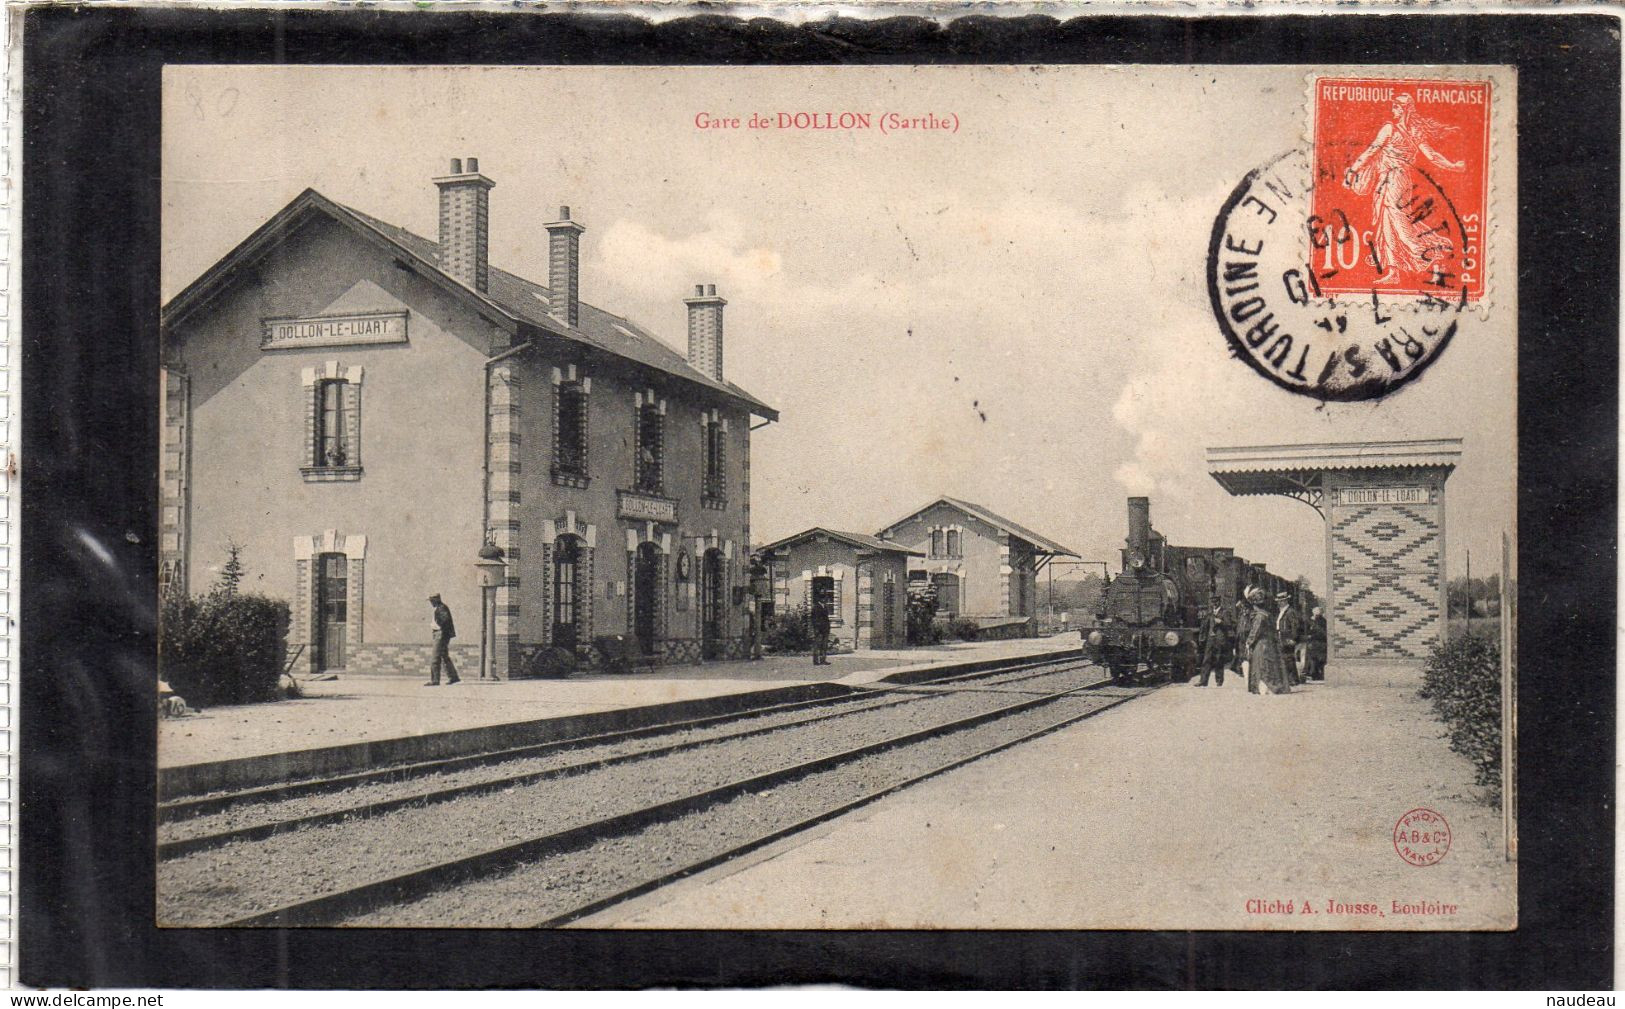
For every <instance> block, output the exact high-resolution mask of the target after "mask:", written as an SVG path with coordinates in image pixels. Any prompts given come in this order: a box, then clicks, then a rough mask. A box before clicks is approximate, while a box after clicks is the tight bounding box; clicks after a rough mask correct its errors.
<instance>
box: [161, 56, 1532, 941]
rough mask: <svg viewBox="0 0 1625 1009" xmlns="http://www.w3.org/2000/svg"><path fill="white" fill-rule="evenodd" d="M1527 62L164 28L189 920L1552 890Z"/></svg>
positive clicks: (182, 921) (1240, 924)
mask: <svg viewBox="0 0 1625 1009" xmlns="http://www.w3.org/2000/svg"><path fill="white" fill-rule="evenodd" d="M1517 93H1518V79H1517V75H1516V73H1515V72H1514V71H1513V70H1512V69H1511V68H1509V67H1500V66H1480V65H1449V66H1433V65H1399V66H1360V67H1349V66H1303V65H1281V66H1206V65H1201V66H1131V65H1068V66H1061V65H1050V66H919V67H911V66H885V67H835V66H806V67H790V66H776V67H766V66H758V67H725V66H706V67H671V66H662V67H654V66H618V67H606V66H571V67H455V66H436V67H428V66H423V67H407V66H401V67H378V66H353V67H336V66H319V65H288V66H252V65H248V66H244V65H238V66H208V65H191V66H182V65H171V66H169V67H167V68H166V69H165V71H164V78H163V136H162V149H163V171H162V191H163V218H162V284H163V294H162V299H163V304H162V307H161V310H162V364H163V371H162V375H161V376H158V377H157V380H159V381H161V383H162V411H163V412H162V443H161V446H160V448H161V457H160V459H159V460H158V468H159V470H160V473H161V481H160V484H161V487H160V492H161V495H162V501H161V509H162V523H163V524H162V529H161V544H160V548H161V560H162V565H163V566H162V572H161V578H160V583H161V584H160V590H161V592H162V595H163V598H162V603H161V614H162V620H161V638H162V641H161V660H160V674H161V677H162V683H161V695H160V711H159V712H158V763H159V768H158V788H159V795H158V806H157V840H158V849H157V852H156V864H157V867H156V876H157V898H156V907H155V908H154V911H153V914H154V920H155V922H156V923H157V924H158V925H160V926H181V927H197V926H240V927H242V926H246V927H253V926H334V925H339V926H417V927H446V926H451V927H502V928H510V927H593V928H617V929H667V928H680V929H695V928H697V929H737V928H751V929H758V928H765V929H868V928H924V929H1181V930H1185V929H1198V930H1200V929H1225V930H1476V931H1484V930H1509V929H1514V928H1516V927H1517V926H1518V922H1519V907H1518V899H1517V895H1518V887H1517V882H1518V861H1517V801H1516V800H1517V797H1516V795H1515V794H1514V789H1513V788H1512V787H1511V784H1510V783H1511V782H1512V781H1514V780H1515V777H1514V776H1513V774H1512V773H1511V769H1510V763H1511V754H1512V753H1513V750H1512V745H1511V744H1512V742H1513V740H1514V738H1515V728H1514V726H1515V711H1514V710H1513V705H1512V703H1511V698H1512V697H1513V696H1515V695H1514V689H1513V685H1514V683H1515V675H1516V668H1515V658H1516V641H1515V637H1514V634H1513V628H1514V616H1515V615H1514V613H1513V606H1512V599H1513V598H1515V597H1514V595H1513V590H1514V588H1515V579H1516V577H1517V572H1516V570H1515V567H1514V558H1515V556H1516V543H1517V515H1516V500H1517V497H1516V495H1517V489H1518V488H1517V486H1516V481H1517V472H1518V470H1517V413H1518V401H1517V382H1516V377H1517V376H1516V362H1517V349H1518V327H1517V319H1518V315H1517V307H1518V278H1519V264H1518V249H1517V245H1516V239H1517V235H1518V221H1517V212H1518V202H1517V199H1516V196H1517V177H1518V164H1517V148H1516V143H1515V141H1516V136H1517V125H1518V124H1517Z"/></svg>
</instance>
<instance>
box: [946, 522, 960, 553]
mask: <svg viewBox="0 0 1625 1009" xmlns="http://www.w3.org/2000/svg"><path fill="white" fill-rule="evenodd" d="M948 556H949V557H958V556H960V554H959V530H958V529H950V530H948Z"/></svg>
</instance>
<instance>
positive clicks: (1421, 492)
mask: <svg viewBox="0 0 1625 1009" xmlns="http://www.w3.org/2000/svg"><path fill="white" fill-rule="evenodd" d="M1336 493H1337V500H1336V501H1335V502H1333V503H1334V504H1341V505H1373V504H1376V505H1387V504H1427V503H1429V495H1428V489H1427V488H1426V487H1339V488H1338V489H1337V492H1336Z"/></svg>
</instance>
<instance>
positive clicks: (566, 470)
mask: <svg viewBox="0 0 1625 1009" xmlns="http://www.w3.org/2000/svg"><path fill="white" fill-rule="evenodd" d="M553 431H554V443H553V471H554V473H555V474H557V475H559V476H583V477H584V476H586V475H587V390H586V387H585V386H583V385H582V383H580V382H579V381H577V382H561V383H559V387H558V400H557V405H556V408H555V414H554V428H553Z"/></svg>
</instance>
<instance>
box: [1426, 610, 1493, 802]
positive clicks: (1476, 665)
mask: <svg viewBox="0 0 1625 1009" xmlns="http://www.w3.org/2000/svg"><path fill="white" fill-rule="evenodd" d="M1419 696H1420V697H1422V698H1423V699H1425V700H1428V701H1432V702H1433V711H1434V714H1436V715H1438V716H1439V720H1440V721H1442V722H1444V724H1445V727H1446V728H1447V729H1448V730H1449V732H1450V748H1451V749H1452V750H1455V751H1456V752H1457V753H1459V754H1461V755H1462V756H1464V757H1466V758H1467V759H1468V760H1470V761H1472V763H1473V767H1474V768H1475V770H1476V772H1477V780H1478V784H1479V785H1481V786H1483V787H1484V788H1485V789H1486V790H1487V793H1488V794H1487V798H1488V799H1489V801H1491V802H1499V801H1500V798H1501V645H1500V642H1499V641H1497V640H1495V639H1494V638H1491V637H1489V636H1487V635H1481V634H1463V635H1462V636H1460V637H1457V638H1451V639H1450V640H1449V641H1446V642H1444V643H1442V644H1437V645H1434V646H1433V649H1432V651H1431V652H1430V653H1429V655H1428V659H1427V664H1426V666H1424V667H1423V671H1422V689H1421V690H1420V691H1419Z"/></svg>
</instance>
